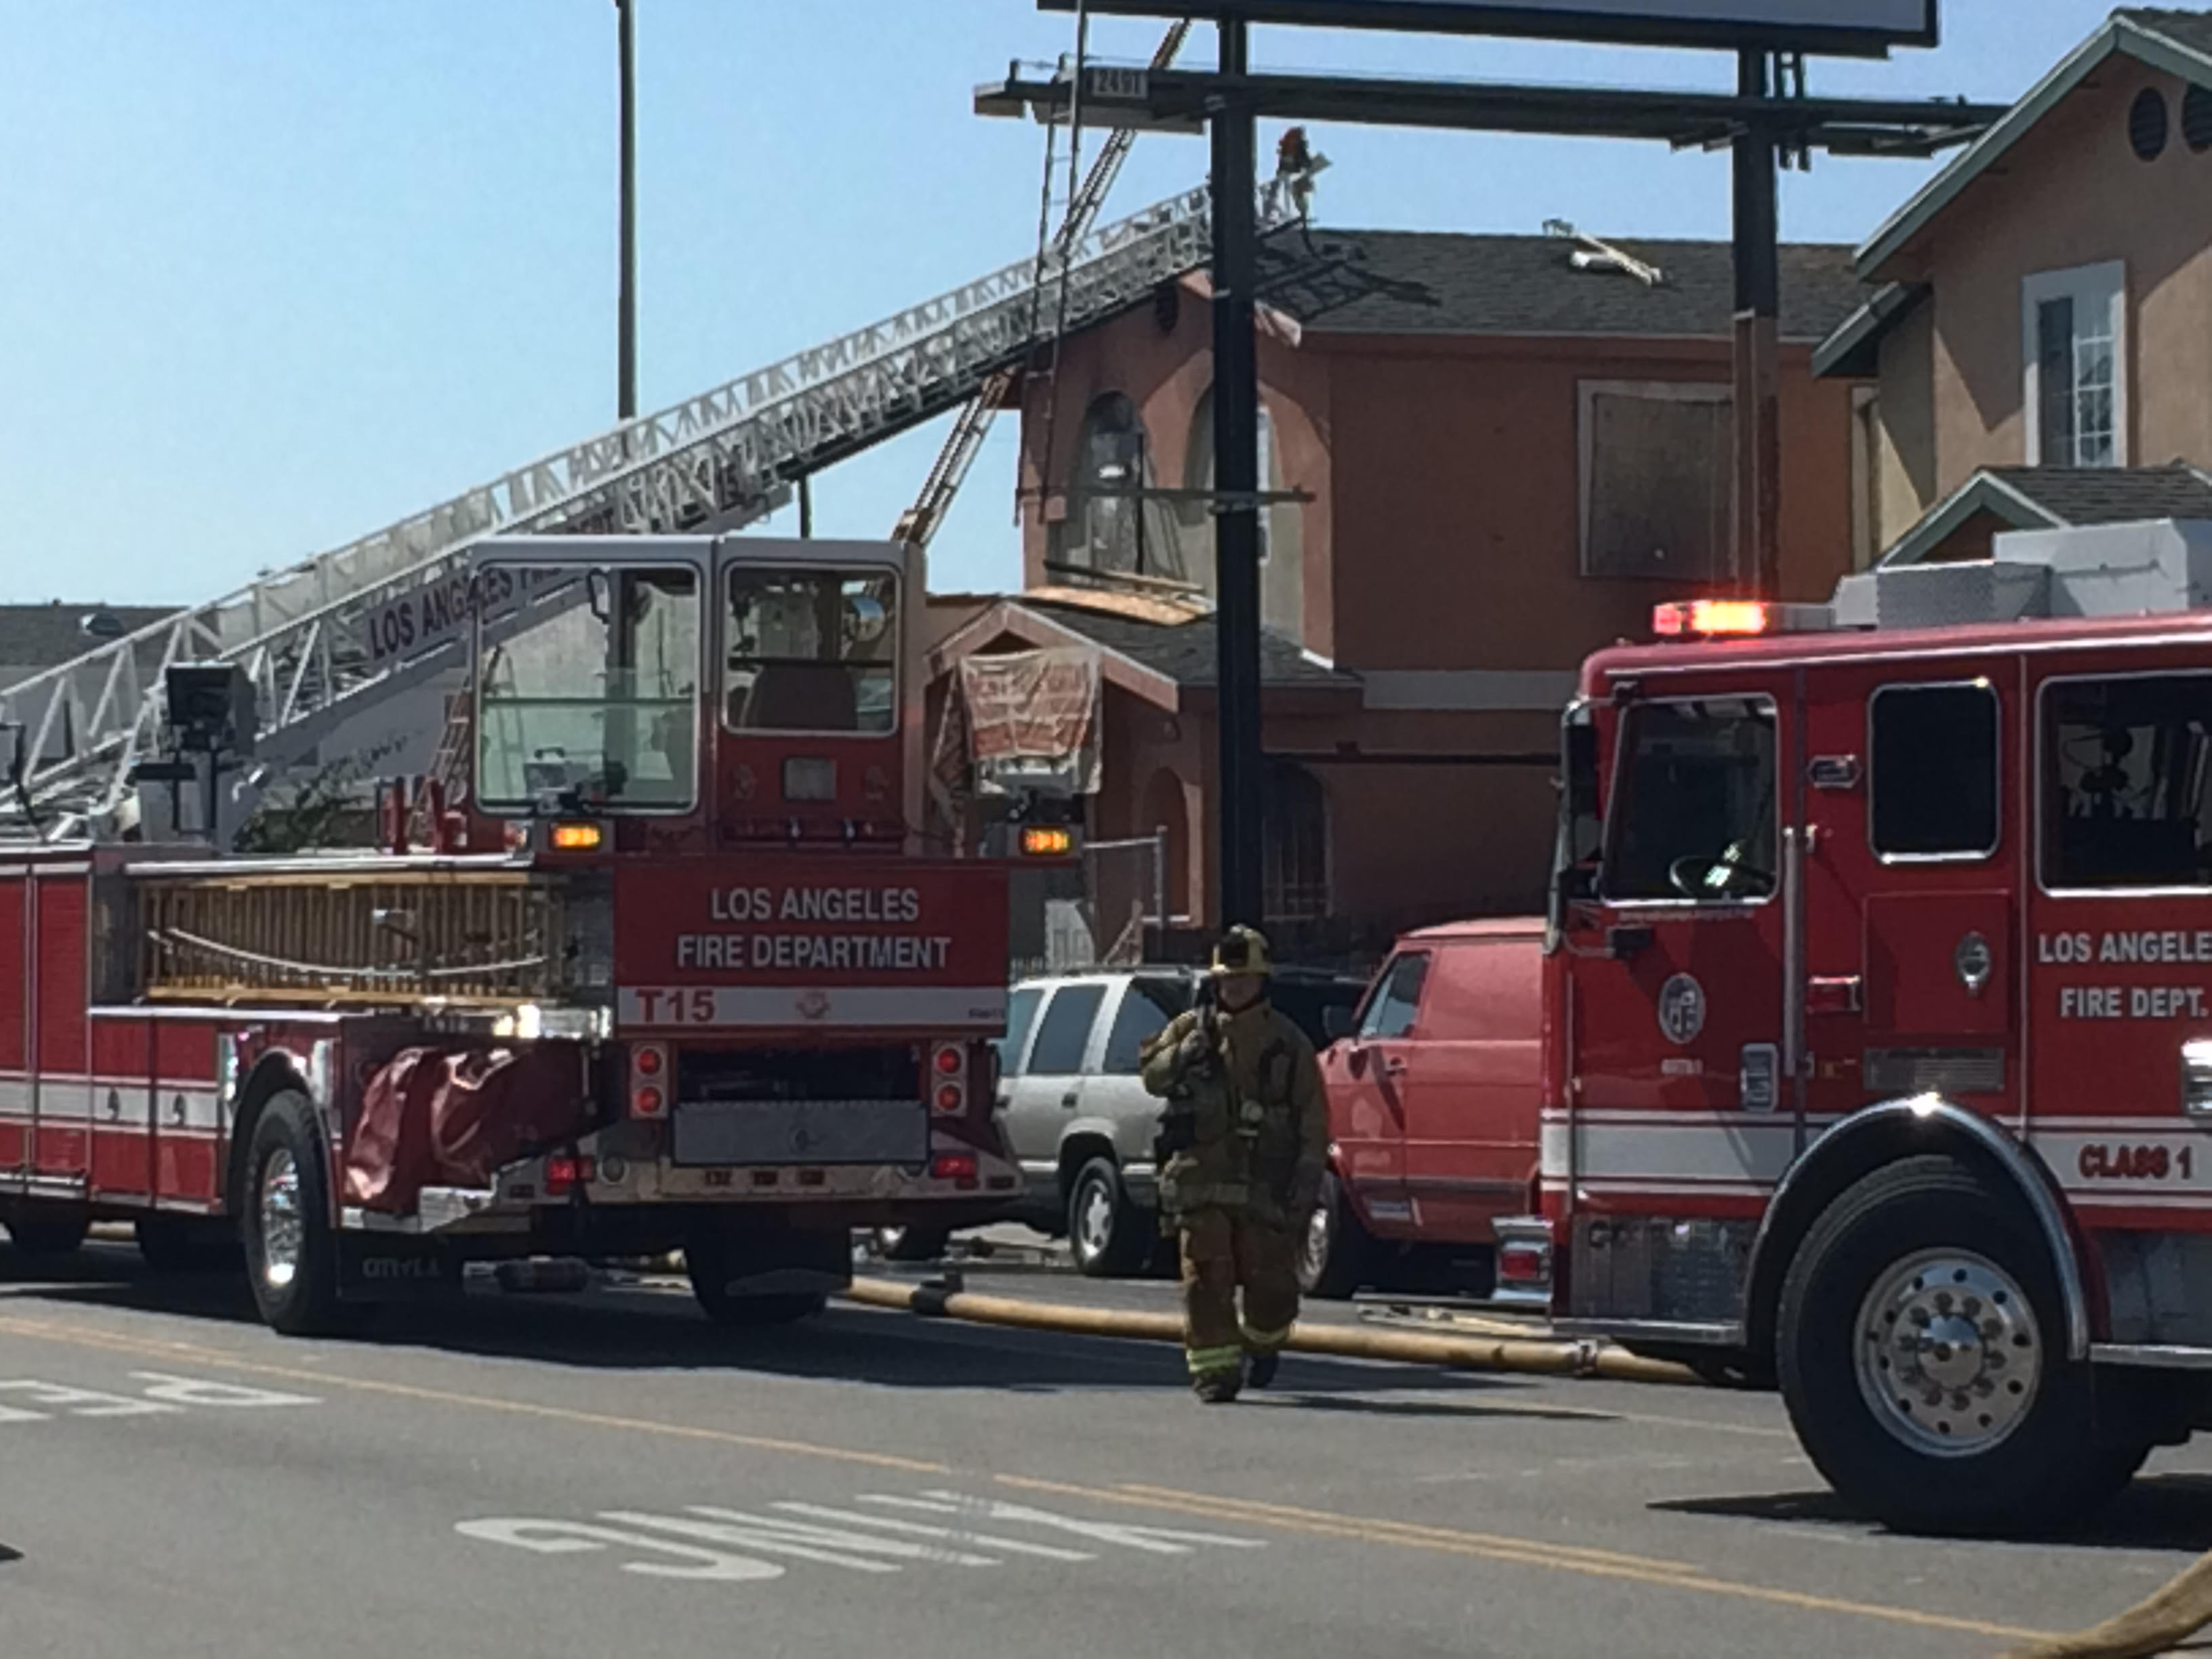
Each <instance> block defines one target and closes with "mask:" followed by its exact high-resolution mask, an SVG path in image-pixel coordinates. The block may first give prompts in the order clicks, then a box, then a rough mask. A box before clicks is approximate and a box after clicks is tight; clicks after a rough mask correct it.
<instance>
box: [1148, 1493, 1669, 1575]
mask: <svg viewBox="0 0 2212 1659" xmlns="http://www.w3.org/2000/svg"><path fill="white" fill-rule="evenodd" d="M1115 1491H1117V1492H1128V1493H1131V1494H1132V1495H1133V1496H1135V1497H1139V1498H1166V1499H1168V1500H1169V1501H1170V1502H1172V1503H1176V1504H1218V1505H1219V1506H1220V1507H1221V1508H1224V1509H1235V1510H1249V1511H1251V1512H1252V1515H1253V1516H1254V1518H1255V1519H1264V1518H1267V1517H1273V1516H1279V1517H1280V1518H1282V1519H1285V1520H1289V1521H1319V1522H1327V1523H1328V1524H1329V1525H1332V1526H1345V1525H1348V1524H1355V1523H1356V1524H1357V1525H1359V1526H1363V1527H1372V1528H1376V1529H1377V1530H1379V1531H1383V1532H1393V1533H1403V1534H1407V1535H1408V1536H1413V1537H1421V1538H1441V1539H1444V1540H1447V1541H1450V1542H1452V1543H1458V1544H1477V1545H1480V1546H1483V1547H1486V1548H1493V1549H1510V1550H1534V1551H1536V1552H1539V1553H1542V1554H1546V1555H1571V1556H1586V1557H1588V1558H1589V1559H1591V1560H1594V1561H1607V1562H1611V1563H1613V1564H1614V1565H1619V1566H1626V1567H1643V1568H1647V1569H1649V1570H1650V1571H1653V1572H1698V1571H1702V1569H1700V1568H1699V1566H1698V1565H1697V1564H1696V1563H1695V1562H1694V1561H1662V1560H1659V1559H1655V1558H1654V1557H1651V1556H1648V1555H1623V1554H1622V1553H1620V1551H1618V1550H1600V1549H1591V1548H1589V1547H1586V1546H1584V1545H1581V1544H1555V1543H1553V1542H1551V1541H1548V1540H1547V1539H1541V1538H1515V1537H1510V1536H1507V1535H1505V1534H1499V1533H1487V1532H1466V1531H1462V1529H1461V1528H1457V1527H1432V1526H1428V1525H1425V1524H1424V1523H1422V1522H1418V1521H1389V1520H1383V1519H1381V1518H1378V1517H1376V1516H1357V1517H1354V1516H1346V1515H1340V1514H1338V1513H1336V1512H1335V1511H1334V1510H1312V1509H1300V1508H1298V1507H1297V1505H1295V1504H1270V1503H1267V1502H1265V1501H1263V1500H1261V1499H1259V1498H1229V1497H1225V1496H1223V1495H1220V1494H1218V1493H1214V1492H1183V1491H1181V1490H1179V1489H1178V1488H1176V1487H1174V1486H1146V1485H1145V1484H1144V1483H1142V1482H1141V1481H1135V1480H1125V1481H1122V1482H1121V1484H1120V1485H1119V1486H1116V1487H1115Z"/></svg>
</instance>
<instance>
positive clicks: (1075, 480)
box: [1060, 392, 1155, 574]
mask: <svg viewBox="0 0 2212 1659" xmlns="http://www.w3.org/2000/svg"><path fill="white" fill-rule="evenodd" d="M1146 447H1147V446H1146V440H1145V423H1144V422H1143V421H1142V420H1140V419H1139V418H1138V415H1137V406H1136V404H1133V403H1132V402H1130V401H1129V399H1128V398H1127V397H1126V396H1124V395H1123V394H1122V393H1121V392H1107V393H1106V394H1105V395H1104V396H1103V397H1101V398H1097V400H1095V401H1094V402H1093V403H1092V404H1091V408H1090V410H1089V411H1088V412H1086V413H1085V416H1084V417H1083V432H1082V435H1081V436H1080V437H1079V438H1078V440H1077V441H1076V446H1075V455H1074V458H1073V464H1072V471H1071V472H1070V475H1069V477H1068V481H1067V520H1066V523H1065V524H1063V525H1062V526H1060V562H1061V563H1063V564H1071V565H1077V566H1080V567H1081V568H1084V569H1086V570H1120V571H1135V572H1138V573H1139V574H1142V573H1145V572H1146V571H1148V570H1149V569H1151V568H1152V564H1153V563H1154V562H1155V561H1152V560H1150V559H1148V558H1147V556H1146V555H1147V553H1148V551H1149V550H1148V549H1147V547H1146V534H1145V530H1146V525H1145V514H1144V501H1143V498H1142V497H1141V496H1140V495H1138V494H1137V493H1136V492H1138V491H1139V490H1141V489H1144V488H1145V486H1146V484H1147V483H1149V482H1150V480H1151V476H1152V466H1151V462H1150V459H1149V457H1148V456H1147V454H1146Z"/></svg>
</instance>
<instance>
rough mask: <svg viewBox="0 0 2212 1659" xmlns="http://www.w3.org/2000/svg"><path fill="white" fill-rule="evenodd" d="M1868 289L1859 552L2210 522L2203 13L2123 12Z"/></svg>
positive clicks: (1882, 243) (1927, 194)
mask: <svg viewBox="0 0 2212 1659" xmlns="http://www.w3.org/2000/svg"><path fill="white" fill-rule="evenodd" d="M1857 270H1858V274H1859V275H1860V276H1861V277H1863V279H1864V280H1866V281H1867V282H1868V283H1870V284H1875V285H1876V286H1875V289H1874V291H1873V293H1872V295H1871V297H1870V298H1869V301H1868V302H1867V303H1866V304H1865V305H1864V306H1863V307H1861V308H1860V309H1859V310H1858V311H1857V313H1855V314H1854V315H1853V316H1852V317H1851V318H1850V319H1849V320H1848V321H1847V322H1845V323H1844V325H1843V326H1842V327H1841V328H1840V329H1838V331H1836V332H1835V333H1834V334H1833V335H1832V336H1831V337H1829V339H1828V340H1827V341H1826V343H1825V344H1824V345H1823V346H1822V347H1821V349H1820V352H1819V353H1818V354H1817V355H1816V357H1815V363H1814V366H1815V370H1816V372H1818V373H1820V374H1827V375H1832V376H1836V377H1839V378H1844V379H1850V380H1860V381H1866V380H1868V379H1869V377H1871V380H1872V385H1871V387H1870V389H1863V390H1862V392H1861V393H1860V396H1861V398H1862V405H1861V410H1860V421H1861V429H1860V433H1859V442H1860V444H1861V445H1862V447H1863V449H1862V453H1863V455H1864V456H1865V458H1866V459H1867V462H1868V465H1866V467H1865V469H1864V471H1863V475H1862V476H1863V477H1864V478H1865V480H1866V487H1867V488H1868V489H1869V490H1870V491H1871V492H1872V495H1873V500H1872V501H1869V502H1866V503H1863V519H1864V520H1865V521H1866V522H1869V523H1870V524H1872V525H1873V526H1875V535H1874V545H1873V546H1872V547H1871V548H1869V549H1865V550H1864V551H1865V552H1869V553H1886V554H1887V556H1888V557H1890V558H1891V559H1893V560H1904V561H1910V560H1912V559H1918V558H1925V557H1943V558H1952V557H1971V556H1977V555H1978V554H1986V552H1987V550H1988V540H1989V538H1990V535H1991V534H1992V533H1994V532H1997V531H2000V530H2003V529H2008V528H2043V527H2046V526H2052V525H2064V524H2070V523H2082V522H2090V523H2094V522H2111V521H2114V520H2126V519H2133V518H2142V517H2160V516H2167V515H2169V514H2172V513H2182V514H2185V515H2186V516H2192V517H2193V516H2203V515H2204V514H2205V513H2208V512H2212V478H2208V477H2206V476H2205V475H2204V474H2203V473H2202V472H2200V471H2198V470H2197V469H2199V468H2204V467H2212V12H2205V11H2172V10H2150V9H2126V10H2122V11H2118V12H2115V13H2113V14H2112V16H2111V17H2110V18H2109V19H2108V20H2107V21H2106V23H2105V24H2104V26H2103V27H2100V29H2099V30H2098V31H2097V33H2095V34H2093V36H2091V37H2090V38H2089V39H2088V40H2086V41H2085V42H2083V43H2082V45H2081V46H2080V47H2079V48H2078V49H2076V50H2075V52H2073V53H2072V54H2071V55H2070V56H2069V57H2068V58H2066V59H2065V61H2064V62H2063V63H2061V64H2059V65H2058V66H2057V68H2055V69H2054V70H2051V73H2050V74H2049V75H2048V76H2045V78H2044V80H2043V81H2042V82H2041V83H2040V84H2039V85H2038V86H2037V87H2036V88H2034V89H2033V90H2032V91H2031V92H2030V93H2028V94H2027V96H2026V97H2025V98H2023V99H2022V100H2021V101H2020V103H2019V104H2018V105H2016V106H2015V107H2014V109H2013V111H2012V112H2011V113H2010V114H2009V115H2008V116H2007V117H2006V118H2005V119H2004V120H2002V122H2000V123H1999V124H1998V125H1996V126H1995V127H1994V128H1992V129H1991V130H1990V131H1989V132H1988V133H1987V134H1985V135H1984V137H1982V138H1981V139H1980V140H1979V141H1978V143H1975V144H1974V145H1972V147H1971V148H1970V149H1966V150H1965V151H1963V152H1962V153H1961V154H1960V155H1959V156H1958V157H1957V158H1956V159H1955V160H1954V161H1952V162H1951V164H1950V165H1949V166H1948V167H1945V168H1944V169H1943V170H1942V172H1941V173H1938V174H1936V177H1935V178H1934V179H1931V180H1930V181H1929V184H1928V185H1927V186H1926V187H1925V188H1924V189H1923V190H1922V191H1920V192H1919V193H1918V194H1917V195H1916V196H1914V197H1912V199H1911V201H1909V202H1907V203H1906V204H1905V206H1904V207H1903V208H1902V209H1900V210H1899V211H1898V213H1897V214H1896V215H1895V216H1893V217H1892V218H1891V219H1890V221H1889V222H1887V224H1885V225H1883V226H1882V227H1881V229H1880V230H1878V231H1877V232H1875V234H1874V236H1873V237H1872V238H1871V239H1870V240H1869V241H1868V242H1867V243H1866V244H1865V246H1863V247H1862V248H1860V250H1859V251H1858V255H1857ZM2092 473H2093V474H2095V475H2097V476H2095V477H2076V476H2074V475H2076V474H2092Z"/></svg>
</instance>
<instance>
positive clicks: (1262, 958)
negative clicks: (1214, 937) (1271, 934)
mask: <svg viewBox="0 0 2212 1659" xmlns="http://www.w3.org/2000/svg"><path fill="white" fill-rule="evenodd" d="M1274 969H1275V964H1274V963H1273V962H1272V961H1271V960H1270V959H1269V957H1268V954H1267V935H1266V934H1265V933H1261V931H1260V930H1259V929H1258V928H1256V927H1231V929H1230V930H1229V931H1228V932H1227V933H1224V934H1223V935H1222V936H1221V938H1220V940H1219V942H1218V943H1217V944H1216V945H1214V947H1213V967H1212V975H1213V977H1214V978H1216V979H1219V978H1221V977H1222V976H1223V975H1227V974H1270V973H1273V971H1274Z"/></svg>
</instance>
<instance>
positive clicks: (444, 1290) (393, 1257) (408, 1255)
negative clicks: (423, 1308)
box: [337, 1232, 461, 1302]
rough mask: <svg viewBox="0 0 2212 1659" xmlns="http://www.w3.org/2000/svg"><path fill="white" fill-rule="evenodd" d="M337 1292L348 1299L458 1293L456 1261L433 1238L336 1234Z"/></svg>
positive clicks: (403, 1298)
mask: <svg viewBox="0 0 2212 1659" xmlns="http://www.w3.org/2000/svg"><path fill="white" fill-rule="evenodd" d="M337 1243H338V1295H339V1297H341V1298H343V1300H345V1301H348V1302H410V1301H424V1300H435V1299H438V1298H441V1297H453V1296H459V1294H460V1293H461V1261H460V1258H459V1256H457V1255H454V1254H453V1252H452V1251H450V1250H448V1249H446V1248H445V1247H444V1246H443V1245H442V1244H441V1243H439V1242H438V1241H437V1240H435V1239H430V1238H410V1237H394V1236H392V1235H391V1234H380V1233H352V1232H344V1233H340V1234H339V1235H338V1236H337Z"/></svg>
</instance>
